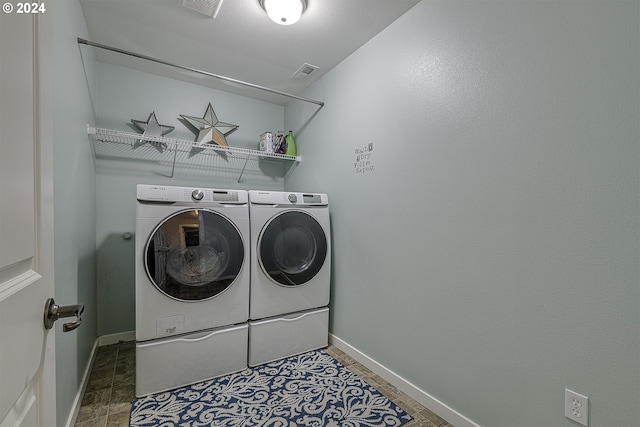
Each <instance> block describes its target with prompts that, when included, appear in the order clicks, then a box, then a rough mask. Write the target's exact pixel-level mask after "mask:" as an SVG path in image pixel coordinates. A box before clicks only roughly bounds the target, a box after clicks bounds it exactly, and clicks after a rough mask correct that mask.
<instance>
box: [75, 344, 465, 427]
mask: <svg viewBox="0 0 640 427" xmlns="http://www.w3.org/2000/svg"><path fill="white" fill-rule="evenodd" d="M135 350H136V349H135V342H133V341H130V342H120V343H118V344H112V345H108V346H103V347H98V350H97V354H96V359H95V362H94V364H93V368H92V370H91V373H90V375H89V383H88V384H87V389H86V391H85V395H84V398H83V399H82V405H81V406H80V412H79V413H78V418H77V420H76V424H75V427H128V425H129V411H130V408H131V402H132V401H133V400H135V398H136V396H135V368H136V355H135ZM327 351H328V352H329V353H330V354H331V355H332V356H333V357H335V358H336V359H337V360H338V361H339V362H340V363H342V364H343V365H344V366H346V367H347V368H349V370H351V371H352V372H354V373H356V374H357V375H358V376H360V378H362V379H363V380H365V381H366V382H368V383H369V384H371V385H372V386H374V387H375V388H376V389H377V390H379V391H380V392H381V393H383V394H384V395H386V396H387V397H388V398H389V399H391V400H392V401H394V402H395V403H397V404H398V405H400V406H401V407H402V408H403V409H404V410H405V411H407V412H408V413H409V414H410V415H411V416H412V417H413V420H411V421H409V422H408V423H407V424H404V426H406V427H453V426H452V425H451V424H449V423H447V422H446V421H445V420H443V419H442V418H440V417H438V416H437V415H436V414H434V413H433V412H431V411H430V410H428V409H427V408H425V407H424V406H421V405H420V404H419V403H418V402H416V401H415V400H413V399H412V398H410V397H409V396H407V395H406V394H404V393H402V392H401V391H399V390H397V389H396V388H395V387H394V386H393V385H391V384H389V383H388V382H386V381H385V380H383V379H382V378H381V377H380V376H378V375H377V374H375V373H373V372H372V371H371V370H369V369H368V368H366V367H365V366H363V365H361V364H360V363H358V362H356V361H355V360H354V359H352V358H351V357H350V356H348V355H347V354H345V353H344V352H343V351H341V350H339V349H338V348H336V347H334V346H332V345H330V346H329V348H327Z"/></svg>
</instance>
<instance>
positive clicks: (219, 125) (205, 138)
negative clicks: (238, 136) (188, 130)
mask: <svg viewBox="0 0 640 427" xmlns="http://www.w3.org/2000/svg"><path fill="white" fill-rule="evenodd" d="M180 117H182V118H183V119H184V120H186V121H187V122H188V123H189V125H191V126H192V127H193V128H194V129H195V130H196V132H197V137H196V140H195V142H198V143H200V145H202V144H206V143H211V142H215V143H216V144H218V145H221V146H223V147H227V146H228V144H227V139H226V138H225V137H226V136H227V135H229V134H230V133H231V132H233V131H235V130H236V129H238V125H232V124H230V123H225V122H221V121H219V120H218V117H217V116H216V113H215V112H214V111H213V107H212V106H211V103H209V106H208V107H207V111H205V113H204V117H202V118H200V117H193V116H185V115H182V114H180Z"/></svg>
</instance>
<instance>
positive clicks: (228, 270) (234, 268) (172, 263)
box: [145, 209, 244, 301]
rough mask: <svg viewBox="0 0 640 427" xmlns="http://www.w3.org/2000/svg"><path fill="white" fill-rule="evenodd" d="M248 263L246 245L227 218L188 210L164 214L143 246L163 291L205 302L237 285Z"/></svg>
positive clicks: (151, 273) (151, 274)
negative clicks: (168, 214) (242, 270)
mask: <svg viewBox="0 0 640 427" xmlns="http://www.w3.org/2000/svg"><path fill="white" fill-rule="evenodd" d="M243 262H244V244H243V242H242V236H241V235H240V232H239V231H238V229H237V228H236V226H235V225H234V224H233V223H232V222H231V221H230V220H229V219H228V218H227V217H225V216H223V215H221V214H219V213H217V212H213V211H209V210H204V209H190V210H184V211H181V212H178V213H176V214H174V215H172V216H170V217H167V218H165V219H164V220H163V221H162V223H160V225H158V227H157V228H156V229H155V230H154V232H153V233H152V234H151V237H150V238H149V241H148V242H147V247H146V250H145V267H146V270H147V275H148V276H149V279H151V282H152V283H153V284H154V285H155V287H156V288H158V290H160V291H161V292H162V293H164V294H165V295H167V296H169V297H171V298H174V299H177V300H182V301H202V300H206V299H209V298H213V297H215V296H216V295H218V294H220V293H221V292H224V291H225V290H226V289H227V288H228V287H229V286H231V285H232V284H233V282H234V281H235V279H236V277H237V276H238V274H239V273H240V270H241V269H242V264H243Z"/></svg>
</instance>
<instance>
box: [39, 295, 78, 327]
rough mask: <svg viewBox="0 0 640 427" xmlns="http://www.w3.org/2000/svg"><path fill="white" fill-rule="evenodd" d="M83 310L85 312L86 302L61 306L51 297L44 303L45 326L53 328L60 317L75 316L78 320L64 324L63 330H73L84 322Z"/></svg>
mask: <svg viewBox="0 0 640 427" xmlns="http://www.w3.org/2000/svg"><path fill="white" fill-rule="evenodd" d="M82 312H84V304H76V305H65V306H59V305H58V304H56V302H55V301H54V300H53V298H49V299H47V302H46V303H45V304H44V327H45V329H51V328H53V324H54V323H55V321H56V320H58V319H59V318H61V317H74V316H75V318H76V320H74V321H73V322H68V323H65V324H64V325H62V331H63V332H69V331H73V330H74V329H76V328H77V327H78V326H80V325H81V324H82Z"/></svg>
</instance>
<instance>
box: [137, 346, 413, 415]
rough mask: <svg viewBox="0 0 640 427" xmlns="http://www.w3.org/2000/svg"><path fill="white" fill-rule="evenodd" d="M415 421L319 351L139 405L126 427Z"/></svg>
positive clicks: (144, 400) (158, 396)
mask: <svg viewBox="0 0 640 427" xmlns="http://www.w3.org/2000/svg"><path fill="white" fill-rule="evenodd" d="M411 419H412V418H411V416H409V414H407V413H406V412H405V411H404V410H403V409H402V408H400V407H399V406H397V405H396V404H394V403H393V402H391V401H390V400H389V399H387V398H386V397H385V396H383V395H382V394H381V393H380V392H379V391H377V390H376V389H375V388H373V387H371V386H370V385H369V384H367V383H366V382H364V381H363V380H362V379H360V378H359V377H358V376H357V375H355V374H354V373H353V372H351V371H349V370H348V369H347V368H345V367H344V366H342V365H341V364H340V363H339V362H338V361H337V360H335V359H334V358H333V357H331V356H330V355H329V354H328V353H327V352H326V351H324V350H317V351H312V352H309V353H304V354H301V355H298V356H293V357H290V358H288V359H284V360H279V361H277V362H273V363H269V364H267V365H262V366H258V367H256V368H250V369H245V370H244V371H242V372H238V373H235V374H231V375H227V376H225V377H221V378H216V379H214V380H209V381H205V382H201V383H198V384H194V385H191V386H188V387H183V388H180V389H176V390H171V391H168V392H164V393H158V394H154V395H151V396H147V397H144V398H141V399H137V400H135V401H134V402H133V404H132V406H131V415H130V419H129V425H130V427H143V426H145V427H147V426H154V427H174V426H175V427H200V426H229V427H240V426H242V427H250V426H251V427H253V426H268V427H295V426H313V427H316V426H317V427H320V426H341V427H342V426H345V427H373V426H380V427H382V426H400V425H402V424H404V423H406V422H407V421H410V420H411Z"/></svg>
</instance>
